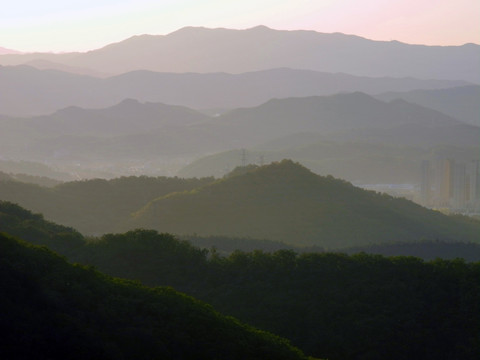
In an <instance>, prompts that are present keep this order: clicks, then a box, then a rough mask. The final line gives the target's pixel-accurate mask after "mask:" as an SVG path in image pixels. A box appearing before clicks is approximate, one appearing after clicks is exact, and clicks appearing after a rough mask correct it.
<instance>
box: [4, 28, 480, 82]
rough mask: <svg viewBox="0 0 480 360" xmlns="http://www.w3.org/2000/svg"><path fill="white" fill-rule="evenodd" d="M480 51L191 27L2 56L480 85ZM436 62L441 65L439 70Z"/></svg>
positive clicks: (107, 66)
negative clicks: (80, 49)
mask: <svg viewBox="0 0 480 360" xmlns="http://www.w3.org/2000/svg"><path fill="white" fill-rule="evenodd" d="M478 49H479V45H475V44H465V45H463V46H423V45H409V44H404V43H400V42H398V41H389V42H386V41H372V40H368V39H365V38H361V37H358V36H353V35H345V34H341V33H333V34H326V33H318V32H315V31H302V30H298V31H283V30H273V29H269V28H267V27H265V26H258V27H254V28H251V29H246V30H231V29H223V28H218V29H207V28H201V27H186V28H182V29H180V30H178V31H175V32H173V33H170V34H168V35H141V36H134V37H132V38H129V39H127V40H124V41H121V42H119V43H115V44H110V45H108V46H105V47H103V48H101V49H98V50H92V51H89V52H86V53H66V54H26V55H3V56H2V57H0V64H3V65H18V64H24V63H27V62H29V61H32V60H38V59H41V60H48V61H51V62H54V63H59V64H62V65H68V66H71V67H81V68H87V69H90V70H93V71H96V72H100V73H107V74H108V73H110V74H112V75H113V74H121V73H125V72H128V71H133V70H151V71H159V72H177V73H184V72H199V73H209V72H228V73H242V72H248V71H258V70H266V69H272V68H282V67H288V68H294V69H307V70H315V71H324V72H331V73H336V72H344V73H349V74H352V75H359V76H373V77H382V76H393V77H418V78H422V79H450V80H465V81H469V82H475V83H479V82H480V70H479V69H478V63H479V61H480V52H479V51H478ZM432 64H435V66H432Z"/></svg>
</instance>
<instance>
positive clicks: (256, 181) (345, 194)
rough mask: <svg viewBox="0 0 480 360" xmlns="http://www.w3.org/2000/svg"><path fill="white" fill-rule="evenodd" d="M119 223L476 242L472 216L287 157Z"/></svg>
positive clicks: (308, 236)
mask: <svg viewBox="0 0 480 360" xmlns="http://www.w3.org/2000/svg"><path fill="white" fill-rule="evenodd" d="M125 227H126V228H136V227H143V228H152V229H157V230H160V231H166V232H171V233H176V234H194V233H195V234H198V235H227V236H237V237H252V238H258V239H262V238H266V239H270V240H278V241H283V242H286V243H290V244H295V245H317V246H322V247H325V248H328V249H339V248H342V247H347V246H354V245H356V246H360V245H366V244H371V243H388V242H395V241H415V240H419V239H421V238H427V239H440V240H452V241H453V240H456V241H475V242H478V241H479V240H480V239H479V236H478V234H479V233H480V224H479V223H478V222H475V221H470V222H469V221H467V220H466V219H465V220H455V219H454V218H451V217H447V216H444V215H442V214H440V213H438V212H435V211H431V210H428V209H426V208H423V207H421V206H419V205H416V204H414V203H413V202H410V201H407V200H404V199H396V198H392V197H390V196H387V195H380V194H376V193H373V192H369V191H364V190H361V189H359V188H356V187H354V186H352V185H351V184H349V183H347V182H345V181H341V180H337V179H334V178H333V177H322V176H318V175H315V174H313V173H312V172H310V171H309V170H307V169H306V168H304V167H302V166H300V165H298V164H295V163H293V162H291V161H288V160H284V161H282V162H280V163H273V164H271V165H267V166H264V167H260V168H258V169H256V170H253V171H250V172H247V173H245V174H243V175H239V176H234V177H230V178H227V179H223V180H219V181H217V182H215V183H212V184H210V185H206V186H204V187H201V188H199V189H196V190H194V191H190V192H184V193H177V194H171V195H167V196H165V197H161V198H159V199H156V200H154V201H152V202H150V203H149V204H148V205H147V206H145V207H144V208H143V209H142V210H140V211H138V212H137V213H136V214H134V216H133V217H132V219H131V220H130V222H129V223H128V224H127V226H125Z"/></svg>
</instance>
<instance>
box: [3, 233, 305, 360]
mask: <svg viewBox="0 0 480 360" xmlns="http://www.w3.org/2000/svg"><path fill="white" fill-rule="evenodd" d="M0 281H1V284H2V292H1V293H0V306H1V308H2V316H1V317H0V330H1V332H2V334H3V335H2V340H1V346H0V357H1V358H3V359H175V360H176V359H306V357H305V356H303V354H302V353H301V352H300V351H299V350H297V349H295V348H293V347H292V346H290V345H289V343H288V342H287V341H286V340H284V339H281V338H279V337H276V336H274V335H271V334H269V333H266V332H261V331H258V330H256V329H254V328H252V327H249V326H247V325H244V324H241V323H240V322H238V321H237V320H235V319H232V318H226V317H225V316H222V315H220V314H219V313H217V312H215V311H214V310H213V309H212V308H211V307H210V306H208V305H206V304H204V303H201V302H199V301H197V300H195V299H193V298H190V297H187V296H185V295H182V294H180V293H178V292H176V291H174V290H173V289H171V288H155V289H149V288H146V287H144V286H141V285H140V284H138V283H133V282H129V281H124V280H119V279H113V278H110V277H108V276H105V275H102V274H100V273H98V272H96V271H95V270H93V269H92V268H84V267H82V266H79V265H76V266H73V265H70V264H68V263H67V262H66V261H65V260H64V259H62V258H60V257H58V256H57V255H55V254H53V253H51V252H50V251H48V250H47V249H45V248H39V247H34V246H31V245H27V244H26V243H23V242H19V241H17V240H16V239H14V238H12V237H9V236H6V235H3V234H0Z"/></svg>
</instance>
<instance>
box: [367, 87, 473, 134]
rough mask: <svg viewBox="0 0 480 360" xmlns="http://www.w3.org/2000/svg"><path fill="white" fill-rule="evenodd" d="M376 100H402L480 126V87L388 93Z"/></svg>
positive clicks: (378, 96)
mask: <svg viewBox="0 0 480 360" xmlns="http://www.w3.org/2000/svg"><path fill="white" fill-rule="evenodd" d="M376 98H378V99H381V100H384V101H390V100H393V99H404V100H406V101H408V102H411V103H416V104H420V105H422V106H425V107H428V108H431V109H435V110H438V111H440V112H442V113H444V114H447V115H450V116H452V117H454V118H456V119H458V120H461V121H463V122H465V123H467V124H472V125H476V126H480V107H479V106H478V99H480V86H475V85H470V86H462V87H454V88H450V89H430V90H425V89H424V90H418V89H417V90H412V91H408V92H389V93H385V94H380V95H377V96H376Z"/></svg>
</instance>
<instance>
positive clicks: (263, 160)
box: [259, 154, 265, 166]
mask: <svg viewBox="0 0 480 360" xmlns="http://www.w3.org/2000/svg"><path fill="white" fill-rule="evenodd" d="M259 160H260V166H263V165H265V156H263V154H262V155H260V156H259Z"/></svg>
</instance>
